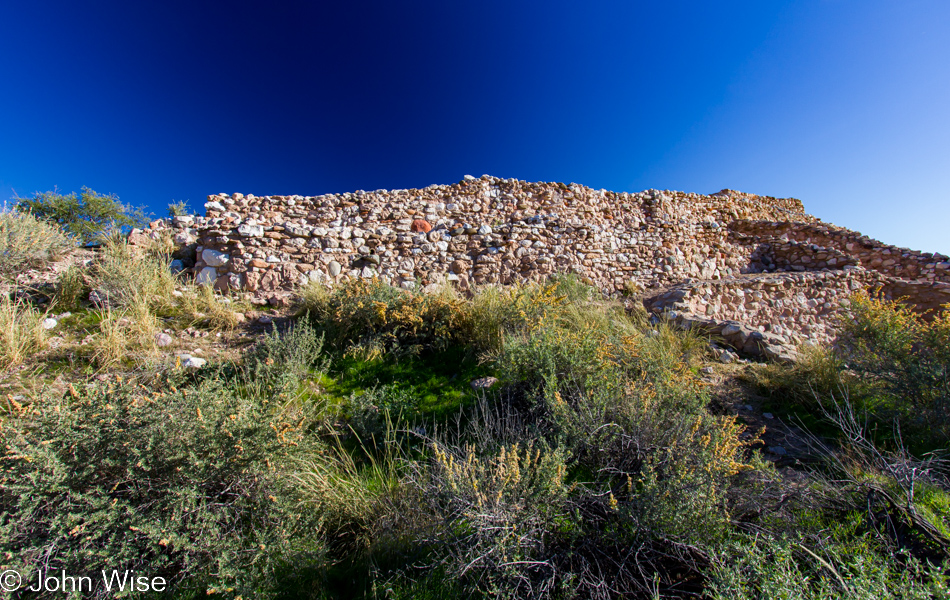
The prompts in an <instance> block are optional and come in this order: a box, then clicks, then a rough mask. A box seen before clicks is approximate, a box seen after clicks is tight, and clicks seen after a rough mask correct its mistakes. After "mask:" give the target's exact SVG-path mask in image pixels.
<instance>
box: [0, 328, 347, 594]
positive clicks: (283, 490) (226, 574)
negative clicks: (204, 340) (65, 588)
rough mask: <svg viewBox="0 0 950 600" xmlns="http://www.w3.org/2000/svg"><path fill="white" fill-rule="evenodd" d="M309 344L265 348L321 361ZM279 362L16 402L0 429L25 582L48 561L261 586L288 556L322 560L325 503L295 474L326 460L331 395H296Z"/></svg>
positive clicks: (12, 560) (213, 584) (15, 558)
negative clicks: (314, 398) (304, 490)
mask: <svg viewBox="0 0 950 600" xmlns="http://www.w3.org/2000/svg"><path fill="white" fill-rule="evenodd" d="M298 337H299V336H298ZM310 337H311V338H312V335H311V336H310ZM304 346H306V347H302V346H301V345H300V343H299V340H296V341H295V339H291V340H289V341H288V342H287V343H286V344H283V345H281V342H280V340H279V339H277V340H272V341H271V342H270V345H269V348H270V350H267V351H265V354H268V355H274V356H293V357H295V360H297V361H302V362H306V363H308V364H313V363H314V362H315V361H317V360H318V358H319V356H318V353H319V346H318V345H315V344H313V343H308V344H304ZM275 353H276V354H275ZM271 365H273V361H271ZM271 365H267V366H268V368H269V369H265V370H262V369H257V368H253V367H251V368H248V367H240V366H238V367H233V368H230V369H222V370H219V371H211V372H208V373H205V374H204V376H201V377H198V378H195V377H194V376H191V375H187V374H184V373H181V372H172V373H171V374H170V375H168V376H160V375H156V376H155V377H154V378H153V379H151V380H149V381H147V382H146V383H141V384H137V383H123V382H121V378H117V382H115V383H110V384H107V383H96V384H90V385H77V386H71V387H70V393H69V394H67V395H66V396H65V397H62V398H52V397H50V398H46V399H45V400H44V401H43V402H39V403H36V404H34V405H33V406H32V407H28V408H22V409H21V410H20V411H19V412H18V413H16V414H13V415H10V417H9V418H7V419H6V420H5V422H4V426H3V428H2V430H0V441H2V444H3V447H4V448H5V455H4V457H3V458H4V460H3V463H2V470H0V478H2V485H0V512H2V514H3V515H4V518H3V520H2V521H0V562H3V563H4V565H3V568H4V569H7V568H17V569H19V570H20V573H21V574H22V575H23V577H24V581H26V580H28V579H30V578H32V577H35V569H37V568H44V569H46V570H47V571H51V572H52V571H56V572H58V571H59V570H64V571H65V572H66V573H69V574H70V575H85V574H97V573H98V572H99V571H100V570H102V569H106V570H111V569H115V568H118V569H120V570H122V569H134V570H135V571H136V572H137V573H142V574H148V576H149V577H155V576H162V577H164V578H165V579H166V581H167V582H169V584H170V586H171V588H173V589H177V590H178V591H179V592H181V591H183V590H192V591H193V592H198V593H203V592H204V591H205V590H206V589H207V590H211V589H218V590H224V589H226V588H227V589H231V588H233V589H234V591H235V593H236V594H244V596H245V597H247V598H250V597H262V596H264V595H266V594H265V592H266V591H267V588H268V586H270V585H271V583H273V582H272V581H271V582H270V583H268V578H270V577H277V576H278V575H277V574H279V573H280V572H282V570H283V569H284V568H285V565H287V564H295V566H296V567H297V568H299V569H305V568H306V567H307V566H308V565H313V564H319V562H320V560H321V556H322V552H323V548H322V546H321V543H320V540H319V536H318V535H317V534H318V533H319V531H320V526H321V525H320V523H321V521H322V520H323V514H322V511H314V510H309V509H308V508H307V506H306V505H303V506H302V505H301V503H302V502H304V501H314V500H313V499H312V498H311V499H310V500H308V499H307V498H305V497H303V496H302V495H301V493H300V491H299V489H298V488H299V487H300V486H299V485H298V484H297V483H296V481H295V477H296V473H297V471H298V470H299V469H300V468H302V465H304V464H305V463H308V462H310V461H313V460H323V458H322V455H321V451H322V450H323V449H324V446H323V445H322V444H321V442H320V441H319V437H318V436H317V435H316V433H317V432H318V427H319V426H320V424H321V423H322V422H323V420H324V417H323V415H322V412H321V411H322V406H321V405H320V404H318V403H312V402H289V401H288V400H289V399H290V398H292V397H293V394H294V392H295V390H296V387H297V385H298V383H299V379H297V378H295V377H294V375H298V373H296V372H295V371H292V370H291V371H288V370H286V369H283V368H282V366H277V367H273V368H270V367H271ZM288 373H289V374H290V377H288V376H287V375H288ZM268 381H269V382H271V383H273V385H267V382H268ZM249 383H255V384H257V385H262V386H266V387H268V389H269V392H268V393H265V394H261V393H256V392H257V391H259V390H260V389H261V388H260V387H254V386H249V385H248V384H249ZM282 395H284V397H283V398H281V396H282ZM327 460H329V459H327ZM331 466H332V465H331ZM328 468H330V467H328ZM94 579H96V578H94ZM95 596H96V597H106V593H105V591H104V590H102V589H99V590H97V593H96V594H95ZM49 597H53V594H50V595H49Z"/></svg>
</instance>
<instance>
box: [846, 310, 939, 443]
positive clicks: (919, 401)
mask: <svg viewBox="0 0 950 600" xmlns="http://www.w3.org/2000/svg"><path fill="white" fill-rule="evenodd" d="M838 346H839V352H840V354H841V356H842V358H843V360H845V361H846V362H847V364H848V366H849V368H851V369H852V370H853V371H855V372H856V373H858V374H859V376H861V377H862V378H863V379H866V380H869V381H871V382H873V383H876V384H878V389H879V390H880V392H882V393H883V395H885V396H886V397H887V401H886V402H883V403H881V402H877V403H874V404H875V405H873V406H872V407H870V409H871V410H873V411H874V412H875V413H877V414H878V415H879V416H880V417H882V420H893V419H897V420H898V422H899V423H900V424H901V426H902V428H903V429H904V432H905V435H907V436H910V438H908V439H907V440H906V441H907V442H908V443H911V444H914V445H918V446H920V445H923V446H924V447H931V448H932V447H935V446H936V447H942V448H946V447H947V443H948V441H950V426H948V425H947V423H948V422H950V421H948V417H950V314H948V313H947V312H944V314H943V315H940V316H937V317H935V318H934V319H932V320H930V321H926V320H924V319H923V318H921V317H920V316H919V315H918V314H916V313H914V312H913V311H912V310H911V309H910V308H908V307H907V306H905V305H903V304H901V303H899V302H886V301H883V300H876V299H874V298H872V297H870V296H868V295H866V294H857V295H855V296H853V297H852V300H851V306H850V308H849V310H848V313H847V317H846V319H845V320H844V323H843V332H842V334H841V336H840V337H839V340H838Z"/></svg>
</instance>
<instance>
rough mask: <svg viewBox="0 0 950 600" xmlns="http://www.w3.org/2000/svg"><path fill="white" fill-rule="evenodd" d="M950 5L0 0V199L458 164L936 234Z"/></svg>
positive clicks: (949, 156) (930, 242) (404, 183)
mask: <svg viewBox="0 0 950 600" xmlns="http://www.w3.org/2000/svg"><path fill="white" fill-rule="evenodd" d="M948 32H950V2H947V1H946V0H933V1H916V0H900V1H898V0H889V1H883V0H882V1H877V0H826V1H808V2H772V1H767V2H762V1H747V2H728V1H720V2H708V1H701V2H700V1H696V2H684V1H677V2H656V1H655V0H653V1H650V2H633V1H626V2H598V1H588V2H578V1H576V0H572V1H570V2H565V1H560V0H545V1H544V2H516V1H513V0H505V1H493V0H488V1H478V2H455V1H451V2H447V1H445V0H434V1H431V2H392V1H387V2H375V3H370V2H358V1H348V2H312V1H311V2H289V1H287V2H284V1H281V2H263V1H260V0H258V1H254V2H242V1H240V0H237V1H232V2H207V3H203V2H201V1H199V0H189V1H188V2H180V1H177V0H163V1H161V2H128V1H123V2H100V1H96V0H91V1H88V2H74V1H70V2H65V1H63V2H47V1H43V0H33V1H30V2H26V1H23V2H19V1H17V2H13V1H10V2H3V3H2V4H0V199H2V198H8V197H10V196H12V195H13V193H14V191H15V192H16V193H18V194H19V195H21V196H26V195H30V194H32V193H33V192H35V191H45V190H49V189H52V188H53V187H54V186H58V188H59V189H60V190H61V191H72V190H77V191H78V190H79V188H80V187H81V186H83V185H86V186H89V187H91V188H93V189H95V190H96V191H99V192H103V193H106V192H108V193H115V194H117V195H118V196H119V197H120V198H121V199H122V201H124V202H126V203H130V204H135V205H146V206H147V207H148V208H149V210H151V211H152V212H154V213H155V214H156V215H164V213H165V208H166V206H167V204H168V203H169V202H171V201H172V200H186V199H187V200H190V201H191V205H192V207H193V208H196V209H199V210H201V207H202V204H203V202H204V199H205V196H206V195H207V194H212V193H217V192H229V193H230V192H243V193H245V194H246V193H253V194H258V195H263V194H304V195H312V194H321V193H327V192H342V191H352V190H356V189H366V190H372V189H378V188H406V187H423V186H426V185H429V184H432V183H450V182H453V181H458V180H459V179H461V177H462V176H463V175H464V174H467V173H469V174H473V175H476V176H478V175H481V174H482V173H489V174H492V175H496V176H499V177H517V178H519V179H527V180H542V181H564V182H577V183H582V184H585V185H588V186H591V187H594V188H607V189H611V190H616V191H638V190H641V189H647V188H660V189H675V190H685V191H692V192H703V193H711V192H715V191H718V190H720V189H722V188H726V187H728V188H733V189H739V190H742V191H747V192H754V193H758V194H766V195H772V196H793V197H796V198H800V199H802V200H803V201H804V202H805V207H806V209H807V210H808V211H809V212H811V213H812V214H815V215H817V216H818V217H820V218H822V219H824V220H827V221H831V222H833V223H836V224H839V225H843V226H846V227H850V228H852V229H857V230H859V231H861V232H862V233H866V234H868V235H871V236H872V237H876V238H879V239H881V240H883V241H885V242H889V243H894V244H898V245H901V246H910V247H912V248H915V249H921V250H926V251H940V252H944V253H948V252H950V33H948Z"/></svg>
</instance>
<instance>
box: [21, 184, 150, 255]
mask: <svg viewBox="0 0 950 600" xmlns="http://www.w3.org/2000/svg"><path fill="white" fill-rule="evenodd" d="M16 200H17V204H16V208H17V210H19V211H21V212H30V213H32V214H33V215H35V216H36V217H37V218H39V219H43V220H44V221H48V222H50V223H54V224H56V225H58V226H60V227H62V228H63V229H64V230H65V231H67V232H68V233H69V234H70V235H72V236H74V237H75V238H76V239H78V240H80V241H81V242H83V243H89V242H96V241H101V240H102V239H103V237H104V236H105V235H107V234H108V233H109V232H111V231H114V230H116V229H123V228H129V227H139V226H141V225H144V224H146V223H147V222H148V217H147V216H146V215H145V214H144V213H143V212H142V210H141V209H137V208H132V207H130V206H128V205H125V204H122V203H121V202H119V198H118V197H117V196H115V195H114V194H108V195H103V194H97V193H96V192H94V191H93V190H91V189H89V188H87V187H84V188H82V193H81V194H80V195H79V196H77V195H76V192H72V193H70V194H65V195H64V194H60V193H58V192H56V191H52V192H44V193H39V192H37V193H36V194H34V195H33V197H32V198H17V199H16Z"/></svg>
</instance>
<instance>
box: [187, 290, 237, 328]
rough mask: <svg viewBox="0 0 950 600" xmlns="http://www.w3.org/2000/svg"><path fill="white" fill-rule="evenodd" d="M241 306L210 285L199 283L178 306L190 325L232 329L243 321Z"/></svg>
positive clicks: (188, 291)
mask: <svg viewBox="0 0 950 600" xmlns="http://www.w3.org/2000/svg"><path fill="white" fill-rule="evenodd" d="M239 308H241V306H240V305H237V304H236V303H235V302H234V301H233V300H232V299H231V298H228V297H224V296H219V295H217V294H215V293H214V289H213V288H212V287H211V286H210V285H199V286H197V287H196V288H195V289H194V290H193V291H192V290H187V291H186V292H185V293H184V294H183V295H182V296H181V297H180V298H178V304H177V306H176V309H177V311H178V312H179V313H180V315H181V316H182V317H184V319H185V320H187V321H188V322H189V325H190V326H195V327H202V328H204V329H211V330H213V331H216V330H231V329H234V327H235V326H236V325H237V324H238V323H239V322H240V321H241V319H242V315H241V313H240V312H238V309H239Z"/></svg>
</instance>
